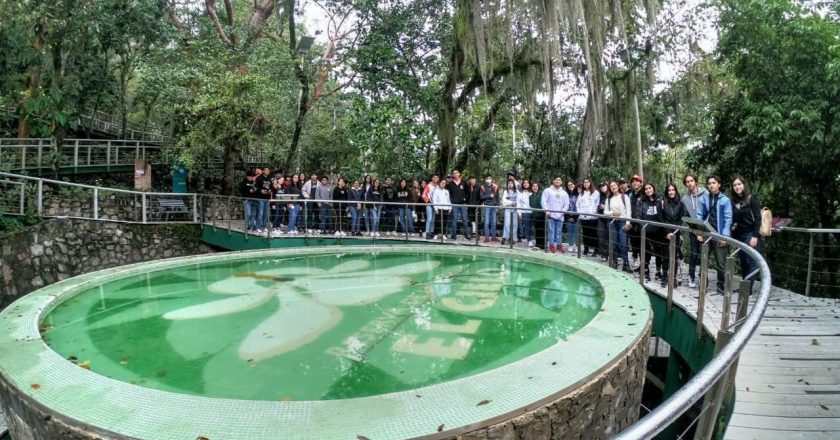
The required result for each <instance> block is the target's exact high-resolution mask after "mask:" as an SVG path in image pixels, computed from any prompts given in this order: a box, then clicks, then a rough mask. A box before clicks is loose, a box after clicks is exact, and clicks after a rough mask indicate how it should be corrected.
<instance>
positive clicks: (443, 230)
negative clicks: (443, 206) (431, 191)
mask: <svg viewBox="0 0 840 440" xmlns="http://www.w3.org/2000/svg"><path fill="white" fill-rule="evenodd" d="M432 209H434V208H432ZM452 211H454V209H453V210H452ZM452 211H449V214H450V215H452ZM443 212H444V211H443V210H441V211H440V212H439V213H438V214H440V216H439V217H440V242H441V243H443V241H444V240H445V239H446V222H444V221H443ZM464 220H465V221H466V222H467V223H469V220H467V219H464ZM450 221H451V217H450ZM467 227H469V226H467ZM432 232H434V231H432Z"/></svg>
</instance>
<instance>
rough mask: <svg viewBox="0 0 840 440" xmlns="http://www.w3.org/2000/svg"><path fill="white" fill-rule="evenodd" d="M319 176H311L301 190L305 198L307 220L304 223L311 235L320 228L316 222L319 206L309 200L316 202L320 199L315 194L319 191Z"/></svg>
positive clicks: (313, 174)
mask: <svg viewBox="0 0 840 440" xmlns="http://www.w3.org/2000/svg"><path fill="white" fill-rule="evenodd" d="M318 185H320V183H319V182H318V175H317V174H315V173H312V175H311V176H309V180H308V181H307V182H306V183H304V184H303V187H302V188H301V189H300V191H301V195H302V196H303V206H304V212H305V213H306V218H304V219H303V220H304V223H305V224H306V225H305V226H306V229H308V230H309V231H308V232H309V233H310V234H311V233H312V232H314V230H315V229H317V228H318V223H317V222H316V221H315V220H316V218H317V217H318V204H317V203H315V204H313V203H309V200H315V199H317V198H318V197H317V196H316V195H315V193H316V192H317V191H318Z"/></svg>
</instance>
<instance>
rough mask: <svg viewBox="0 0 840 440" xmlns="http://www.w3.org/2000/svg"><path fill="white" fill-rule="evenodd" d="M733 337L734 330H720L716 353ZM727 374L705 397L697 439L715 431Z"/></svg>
mask: <svg viewBox="0 0 840 440" xmlns="http://www.w3.org/2000/svg"><path fill="white" fill-rule="evenodd" d="M731 339H732V332H728V331H723V330H721V331H719V332H718V335H717V339H716V340H715V355H717V354H718V353H720V351H721V350H723V347H725V346H726V344H728V343H729V341H730V340H731ZM727 375H728V372H727V373H724V375H723V377H721V379H720V380H718V381H717V382H716V383H715V384H714V385H713V386H712V388H711V389H710V390H709V392H708V393H706V397H705V398H704V399H703V409H702V410H701V415H700V419H699V420H698V422H697V430H696V431H695V432H694V439H695V440H710V439H711V438H712V435H713V434H714V432H715V422H716V421H717V416H718V413H719V412H720V405H721V402H722V401H723V394H724V393H723V391H724V386H725V383H724V378H726V376H727Z"/></svg>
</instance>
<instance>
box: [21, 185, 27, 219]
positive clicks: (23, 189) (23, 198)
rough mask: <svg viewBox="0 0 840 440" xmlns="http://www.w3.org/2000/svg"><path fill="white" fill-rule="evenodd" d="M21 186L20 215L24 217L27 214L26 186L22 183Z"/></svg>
mask: <svg viewBox="0 0 840 440" xmlns="http://www.w3.org/2000/svg"><path fill="white" fill-rule="evenodd" d="M19 186H20V215H24V214H25V213H26V184H24V183H21V184H20V185H19Z"/></svg>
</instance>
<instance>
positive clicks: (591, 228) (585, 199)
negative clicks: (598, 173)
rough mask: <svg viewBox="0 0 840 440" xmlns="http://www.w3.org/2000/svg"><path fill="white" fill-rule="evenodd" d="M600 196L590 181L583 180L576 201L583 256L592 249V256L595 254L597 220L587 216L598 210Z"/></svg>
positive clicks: (588, 179) (587, 179)
mask: <svg viewBox="0 0 840 440" xmlns="http://www.w3.org/2000/svg"><path fill="white" fill-rule="evenodd" d="M600 201H601V195H600V193H598V191H597V190H596V189H595V186H593V185H592V179H590V178H588V177H587V178H585V179H583V183H582V184H581V188H580V194H579V195H578V199H577V210H578V212H579V213H580V228H581V233H582V234H583V240H582V241H583V255H586V254H588V253H589V250H590V249H592V255H595V254H596V253H597V247H598V220H597V219H596V218H595V217H593V216H591V215H587V214H595V213H596V211H597V210H598V203H599V202H600Z"/></svg>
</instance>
